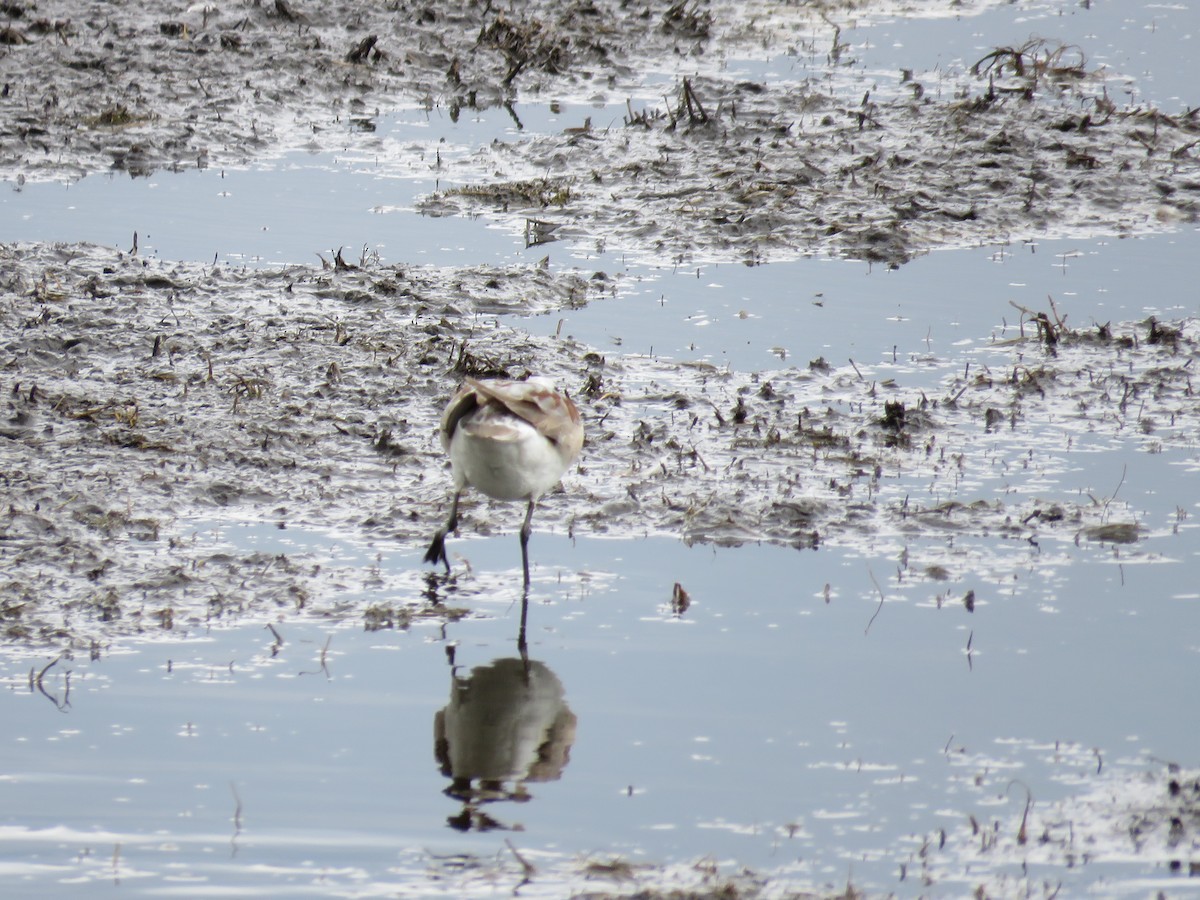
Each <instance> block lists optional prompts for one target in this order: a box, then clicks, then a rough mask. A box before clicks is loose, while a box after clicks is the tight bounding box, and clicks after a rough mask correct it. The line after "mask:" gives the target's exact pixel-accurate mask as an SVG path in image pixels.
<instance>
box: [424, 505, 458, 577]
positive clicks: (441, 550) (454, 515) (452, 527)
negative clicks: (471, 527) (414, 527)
mask: <svg viewBox="0 0 1200 900" xmlns="http://www.w3.org/2000/svg"><path fill="white" fill-rule="evenodd" d="M461 496H462V491H461V490H457V491H455V492H454V496H453V497H451V498H450V515H449V516H448V517H447V518H446V524H445V525H443V526H442V527H441V528H439V529H438V530H437V532H436V533H435V534H434V536H433V540H432V541H430V542H429V549H428V550H426V551H425V562H427V563H434V564H435V565H436V564H437V563H439V562H441V563H445V565H446V574H447V575H449V574H450V559H449V558H448V557H447V556H446V535H448V534H450V533H451V532H452V531H456V530H458V498H459V497H461Z"/></svg>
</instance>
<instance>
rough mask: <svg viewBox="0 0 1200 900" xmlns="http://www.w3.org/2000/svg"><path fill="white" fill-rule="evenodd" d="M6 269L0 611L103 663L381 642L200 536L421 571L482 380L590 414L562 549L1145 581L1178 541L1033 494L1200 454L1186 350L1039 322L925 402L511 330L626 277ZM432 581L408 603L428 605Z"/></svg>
mask: <svg viewBox="0 0 1200 900" xmlns="http://www.w3.org/2000/svg"><path fill="white" fill-rule="evenodd" d="M3 256H4V260H3V269H4V272H5V275H4V283H3V285H0V290H2V293H0V323H2V330H0V331H2V333H3V334H4V341H3V344H2V345H0V355H2V361H0V377H2V379H3V380H2V383H0V389H2V394H3V397H4V405H5V410H4V424H3V429H2V430H0V438H2V442H0V463H2V465H0V469H2V471H3V472H4V473H5V474H4V476H3V480H4V486H5V492H6V497H7V500H8V502H7V510H6V513H5V518H4V521H3V523H2V531H0V540H2V544H0V546H2V547H3V550H4V553H5V557H6V563H7V565H6V577H5V580H4V583H3V585H2V587H0V591H2V598H0V603H2V604H3V606H2V609H3V614H4V616H5V621H6V623H7V631H8V634H9V636H10V637H11V638H16V639H30V638H33V639H45V640H51V641H55V642H66V643H83V644H85V645H87V644H90V642H92V641H101V640H104V639H105V637H106V636H112V635H115V634H120V633H125V632H130V631H141V630H144V629H147V628H161V627H164V626H166V627H170V626H172V625H174V626H178V625H179V624H180V623H183V622H204V621H209V620H211V619H212V617H213V616H214V615H216V616H218V617H219V616H221V615H224V614H225V613H226V612H231V611H237V612H248V611H250V610H257V611H258V612H259V613H260V614H263V613H266V614H270V613H272V612H275V613H278V612H294V613H300V614H311V613H318V614H322V615H325V614H337V615H352V616H359V615H362V614H363V611H362V610H360V609H354V608H349V609H342V608H341V607H340V606H339V600H338V597H339V596H340V595H341V594H342V593H344V590H343V589H339V587H338V585H339V584H342V580H344V579H349V580H351V581H355V582H356V583H357V581H361V580H362V579H363V578H365V577H368V576H367V573H363V572H357V573H355V572H352V571H351V572H336V571H329V570H326V569H319V568H314V567H306V566H305V565H303V563H302V562H301V561H299V560H298V559H290V558H286V557H278V558H277V557H269V558H259V557H257V556H254V555H250V556H248V557H237V556H230V555H227V554H219V555H217V556H216V557H208V556H204V555H203V554H204V553H205V552H207V551H204V550H203V549H202V548H199V547H197V546H196V545H195V544H194V542H189V540H188V535H189V534H191V533H194V531H195V529H196V527H198V526H197V523H203V522H206V521H219V520H228V519H230V518H240V519H244V520H250V521H263V522H272V523H276V524H278V525H280V526H287V525H289V524H290V525H304V526H308V527H314V528H318V529H326V530H330V531H336V532H339V533H342V534H348V535H351V536H353V535H359V536H361V537H362V538H363V539H364V540H382V541H386V542H387V543H388V545H389V546H396V547H407V548H410V549H412V550H413V552H414V553H416V552H417V551H419V550H420V549H421V547H422V544H423V541H425V540H426V539H427V538H428V536H429V533H430V531H431V528H432V527H434V524H435V523H437V522H438V521H440V519H441V518H442V516H443V515H444V503H445V501H446V491H447V486H448V476H447V474H446V473H445V471H444V470H445V463H444V460H443V458H442V454H441V452H440V449H439V448H438V446H437V442H436V439H435V427H436V422H437V417H438V415H439V413H440V409H441V406H442V404H443V403H444V400H445V398H446V396H447V395H448V394H449V392H450V391H451V389H452V388H453V385H454V383H455V381H456V380H457V379H458V378H459V377H461V376H462V375H463V374H475V375H485V376H486V375H505V376H509V377H522V376H524V375H526V374H529V373H534V372H536V373H540V374H543V375H548V376H550V377H551V378H554V379H555V380H556V381H558V382H559V383H560V384H562V385H563V386H565V387H566V388H568V389H569V390H570V391H571V392H572V394H573V395H574V396H575V397H576V398H577V400H578V402H579V403H580V406H581V409H582V410H583V413H584V416H585V420H586V426H587V433H588V442H587V446H586V447H585V452H584V456H583V458H582V462H581V464H580V466H579V467H578V469H577V470H576V471H573V472H571V473H569V474H568V476H567V478H566V479H565V490H564V491H563V492H562V493H559V494H555V495H552V496H550V497H547V498H546V499H545V500H544V501H543V504H542V507H541V509H540V511H539V514H538V520H539V527H540V528H545V529H551V530H556V531H559V532H564V531H566V532H577V531H586V532H588V533H608V534H612V535H618V536H638V535H642V534H647V533H652V534H669V535H677V536H680V537H682V538H684V539H685V540H688V541H699V542H715V543H719V544H725V545H736V544H738V543H742V542H747V541H774V542H783V543H788V544H791V545H794V546H796V547H798V548H808V547H816V546H819V545H820V544H821V543H823V542H826V541H836V542H840V543H843V544H846V543H849V544H854V543H856V542H860V541H861V542H864V545H867V544H869V545H872V546H874V547H876V548H877V549H879V548H882V547H886V546H889V545H891V544H895V543H896V542H898V541H899V542H903V540H904V539H905V536H918V535H924V534H936V533H942V532H945V533H960V534H973V535H980V536H986V535H993V536H997V537H1003V536H1011V537H1034V536H1040V537H1042V538H1043V540H1046V539H1047V538H1048V539H1049V544H1051V545H1052V544H1053V542H1054V541H1065V542H1072V543H1073V542H1076V541H1080V540H1096V541H1106V542H1114V543H1116V544H1118V545H1121V546H1126V547H1127V548H1128V550H1127V552H1131V553H1137V552H1138V543H1139V541H1140V539H1141V538H1142V537H1144V536H1145V535H1146V534H1147V533H1149V532H1151V531H1152V530H1154V529H1159V530H1165V529H1168V528H1169V526H1170V523H1167V522H1154V523H1143V522H1139V521H1137V520H1136V519H1135V517H1134V514H1133V513H1132V512H1131V511H1130V510H1129V509H1127V508H1126V507H1125V506H1124V505H1123V504H1122V503H1121V502H1119V501H1117V502H1099V501H1098V500H1096V499H1095V498H1088V497H1086V496H1084V497H1082V498H1081V497H1080V495H1079V494H1078V492H1074V493H1069V492H1062V491H1051V492H1049V493H1042V494H1040V495H1039V493H1038V492H1037V490H1036V487H1037V485H1039V484H1041V482H1039V481H1038V479H1042V478H1046V477H1047V476H1048V475H1053V474H1055V473H1058V472H1061V471H1063V470H1064V467H1066V466H1067V465H1068V462H1067V460H1066V457H1065V454H1067V453H1068V452H1069V448H1070V446H1071V443H1072V441H1075V440H1079V441H1084V440H1086V441H1088V442H1090V443H1092V444H1095V443H1096V442H1100V443H1101V444H1103V445H1109V446H1117V445H1119V444H1121V443H1122V442H1132V443H1134V444H1135V445H1140V446H1142V447H1143V448H1144V449H1146V450H1147V451H1149V452H1155V451H1156V450H1161V449H1162V448H1164V447H1173V446H1184V447H1189V446H1195V443H1196V440H1197V427H1198V426H1197V423H1196V420H1195V409H1194V395H1193V390H1192V385H1191V362H1192V360H1193V359H1194V353H1195V349H1196V348H1195V341H1196V331H1197V327H1198V326H1197V325H1196V323H1195V322H1192V321H1187V322H1183V323H1159V322H1155V321H1149V322H1143V323H1129V324H1127V325H1121V326H1115V325H1114V326H1104V327H1097V328H1091V329H1085V330H1080V331H1073V330H1071V329H1069V328H1067V327H1066V326H1065V325H1064V324H1063V323H1062V322H1061V321H1060V320H1058V319H1057V318H1056V316H1057V313H1056V312H1055V313H1053V314H1050V313H1042V314H1041V315H1040V317H1039V318H1038V319H1037V320H1036V321H1033V322H1029V323H1026V324H1025V325H1023V326H1021V327H1019V328H1018V326H1013V328H1012V329H1011V334H1010V335H1009V336H1008V338H1007V339H1006V340H1004V341H998V342H997V344H996V346H995V347H994V349H993V351H991V352H990V353H989V354H987V355H986V356H985V357H983V358H979V359H976V360H975V361H969V362H968V363H967V364H966V365H964V364H963V361H962V360H959V359H954V358H948V359H936V358H932V357H931V358H929V359H927V360H925V361H924V365H926V366H927V367H934V368H940V369H941V370H943V371H944V373H945V374H944V378H943V380H942V388H941V390H940V391H939V392H938V393H937V395H935V396H930V395H929V394H928V393H927V392H925V391H921V390H906V389H905V386H904V385H903V384H902V383H900V382H898V381H897V380H896V379H895V378H894V377H892V374H891V373H889V372H888V371H886V367H884V366H876V367H874V368H871V367H866V366H859V365H856V364H851V365H849V366H840V367H834V366H831V365H829V364H828V363H826V362H825V361H824V360H813V361H811V362H810V363H809V364H808V365H806V366H800V367H789V368H781V369H779V370H778V371H769V372H767V371H764V372H757V373H740V372H733V371H726V370H721V369H718V368H716V367H713V366H711V365H707V364H695V365H688V364H682V365H681V364H680V363H678V362H675V361H672V360H658V359H652V358H644V357H617V358H611V359H610V358H606V357H605V356H603V355H602V354H600V353H598V352H596V351H595V350H594V349H592V348H588V347H585V346H580V345H578V344H577V343H575V342H574V341H572V340H569V339H566V338H536V337H531V336H530V335H528V334H525V333H523V332H520V331H516V330H513V329H512V328H509V327H503V326H500V325H498V324H497V323H496V321H495V319H494V313H495V311H497V310H512V309H514V308H520V309H527V310H536V311H541V312H548V311H552V310H554V309H565V308H569V307H571V306H572V305H576V304H579V303H583V302H588V301H589V300H593V301H594V300H598V299H600V298H602V297H603V296H604V294H605V292H606V291H608V290H610V289H611V288H610V287H609V286H608V284H607V279H606V278H605V277H604V276H603V275H602V274H601V275H599V276H598V277H595V278H592V279H584V278H582V277H581V276H578V275H564V274H556V273H554V272H551V271H548V270H544V269H541V268H539V267H530V268H516V269H503V270H499V269H490V268H477V269H467V270H461V269H459V270H443V269H438V268H420V267H386V266H380V265H377V264H371V263H370V262H369V261H366V264H365V265H364V266H359V265H357V264H355V265H353V267H349V266H346V265H343V266H342V267H338V268H330V269H328V270H321V269H312V268H305V267H294V268H290V269H287V270H282V271H271V272H263V271H249V270H235V269H230V268H219V267H218V268H207V267H202V266H188V265H178V264H175V265H171V264H163V263H154V262H149V261H143V260H140V259H138V258H136V257H133V256H130V255H128V254H124V253H121V252H117V251H112V250H108V249H105V248H99V247H94V246H56V247H47V246H43V245H33V246H9V247H5V248H3ZM998 477H1001V478H1003V479H1004V480H1005V483H1006V484H1007V485H1009V486H1010V489H1009V490H1008V493H1013V491H1012V490H1011V485H1013V484H1020V483H1021V482H1022V480H1024V481H1026V482H1028V484H1027V486H1026V488H1025V489H1021V490H1017V491H1016V492H1015V496H1012V497H1008V498H1003V497H999V496H998V494H1000V493H1001V492H1000V491H998V489H997V481H996V479H997V478H998ZM519 514H520V510H515V509H512V508H509V507H507V506H505V505H502V504H500V505H494V506H491V507H489V506H488V505H486V504H482V503H475V504H472V506H471V507H470V508H469V509H468V510H467V519H466V523H465V524H464V527H466V528H470V529H472V530H476V529H483V530H487V529H489V528H493V527H495V528H500V529H511V528H512V527H515V524H516V522H517V517H519ZM1028 552H1030V551H1029V550H1028V549H1025V548H1024V545H1022V544H1020V543H1018V544H1011V543H1010V544H1004V543H1003V542H998V546H997V549H996V550H995V554H996V555H995V558H994V559H990V560H989V559H981V558H980V557H979V556H978V555H976V554H968V553H965V551H955V550H953V549H950V548H947V549H946V550H945V551H944V552H943V553H941V554H940V555H939V556H938V557H937V558H932V557H930V558H927V559H923V560H913V561H912V565H913V567H914V572H915V574H916V575H917V576H918V577H928V578H930V579H931V580H933V581H939V580H946V579H954V580H956V581H961V579H963V577H964V576H967V575H968V573H970V574H971V576H972V577H976V578H980V577H982V578H986V577H988V575H987V573H988V572H989V571H992V570H993V569H994V568H995V567H999V568H1000V569H1003V568H1004V567H1005V566H1011V565H1013V564H1014V563H1013V559H1014V558H1022V557H1023V556H1024V555H1025V554H1027V553H1028ZM416 571H419V567H417V570H416ZM416 571H414V572H411V573H399V574H397V573H393V575H392V576H386V577H395V578H397V579H400V581H398V582H397V584H396V587H401V586H405V587H406V588H408V589H409V590H410V591H411V589H412V582H411V581H410V580H409V579H412V578H416V577H417V575H416ZM929 573H932V574H929ZM251 576H253V577H252V578H251ZM371 577H376V576H375V574H374V573H372V575H371ZM248 584H252V587H247V585H248ZM969 587H971V585H970V584H965V583H964V584H963V588H964V590H965V589H967V588H969Z"/></svg>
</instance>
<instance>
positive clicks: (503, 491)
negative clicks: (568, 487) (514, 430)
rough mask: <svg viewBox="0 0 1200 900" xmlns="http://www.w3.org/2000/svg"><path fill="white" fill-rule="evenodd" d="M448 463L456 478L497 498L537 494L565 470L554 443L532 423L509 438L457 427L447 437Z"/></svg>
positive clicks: (545, 489)
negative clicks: (497, 438)
mask: <svg viewBox="0 0 1200 900" xmlns="http://www.w3.org/2000/svg"><path fill="white" fill-rule="evenodd" d="M450 464H451V466H452V467H453V469H454V475H455V478H456V479H457V480H459V481H460V482H465V483H466V484H469V485H471V487H474V488H475V489H476V490H479V491H482V492H483V493H485V494H487V495H488V496H489V497H492V498H493V499H496V500H527V499H529V498H530V497H535V498H536V497H539V496H541V495H542V494H544V493H545V492H546V491H548V490H550V488H552V487H554V485H556V484H557V483H558V482H559V479H561V478H562V476H563V473H564V472H565V471H566V465H564V463H563V459H562V456H561V454H560V453H559V452H558V450H557V449H556V448H555V446H554V445H553V444H552V443H550V442H549V441H547V440H546V438H545V437H543V436H542V435H540V434H538V433H537V431H536V430H535V429H534V428H532V427H528V429H527V431H526V430H522V432H521V433H520V434H519V435H517V436H515V437H514V438H513V439H511V440H495V439H492V438H481V437H476V436H474V435H472V434H471V433H470V432H469V431H467V430H466V429H463V428H459V429H458V430H457V431H455V433H454V436H453V437H452V438H451V439H450Z"/></svg>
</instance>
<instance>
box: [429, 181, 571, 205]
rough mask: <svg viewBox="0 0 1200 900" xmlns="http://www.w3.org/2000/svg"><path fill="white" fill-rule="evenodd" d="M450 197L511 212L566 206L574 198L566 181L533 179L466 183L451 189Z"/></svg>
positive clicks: (446, 192)
mask: <svg viewBox="0 0 1200 900" xmlns="http://www.w3.org/2000/svg"><path fill="white" fill-rule="evenodd" d="M444 193H445V194H446V195H447V196H454V197H465V198H467V199H470V200H478V201H479V202H481V203H488V204H491V205H492V206H499V207H503V208H504V209H508V208H510V207H513V206H517V207H522V206H536V207H546V206H564V205H565V204H566V203H567V201H569V200H570V199H571V188H570V185H569V182H568V181H567V179H565V178H534V179H530V180H527V181H505V182H501V183H499V184H482V185H477V184H467V185H463V186H462V187H456V188H449V189H448V190H446V191H445V192H444Z"/></svg>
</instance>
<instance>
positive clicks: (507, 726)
mask: <svg viewBox="0 0 1200 900" xmlns="http://www.w3.org/2000/svg"><path fill="white" fill-rule="evenodd" d="M523 650H524V647H523V646H522V651H523ZM433 734H434V753H435V755H436V756H437V761H438V763H439V764H440V766H441V770H442V774H443V775H445V776H446V777H448V778H449V779H450V785H449V787H447V788H446V790H445V792H444V793H445V794H446V795H447V796H449V797H454V798H455V799H457V800H461V801H462V803H463V809H462V812H460V813H459V814H457V815H454V816H450V817H448V818H447V822H448V824H449V825H450V827H451V828H456V829H458V830H460V831H470V830H472V829H474V830H476V831H490V830H492V829H496V828H509V827H512V826H506V825H504V824H502V823H501V822H499V821H497V820H496V819H495V818H493V817H492V816H491V815H489V814H488V813H486V812H484V811H483V809H482V807H483V806H484V805H485V804H489V803H496V802H499V801H505V800H508V801H513V802H518V803H523V802H525V801H528V800H530V799H532V795H531V794H530V793H529V791H528V789H527V788H526V785H527V784H529V783H530V782H539V781H557V780H558V779H559V778H560V777H561V776H562V773H563V769H565V768H566V766H567V763H568V762H569V761H570V756H571V745H572V743H574V741H575V714H574V713H573V712H571V710H570V709H569V708H568V707H567V704H566V701H565V700H564V698H563V686H562V682H561V681H559V680H558V676H557V675H555V674H554V673H553V672H552V671H551V670H550V669H549V667H547V666H546V665H545V664H544V663H540V662H537V661H535V660H530V659H528V657H526V656H525V654H524V652H522V656H521V658H519V659H518V658H511V659H497V660H493V661H492V662H491V663H489V664H488V665H486V666H476V667H475V668H474V669H472V670H471V674H470V675H468V676H466V677H463V676H460V675H457V674H455V675H454V676H453V678H452V681H451V683H450V702H449V703H448V704H447V705H446V707H445V708H444V709H442V710H441V711H440V712H438V713H437V714H436V715H435V716H434V719H433ZM515 827H516V828H519V826H515Z"/></svg>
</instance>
